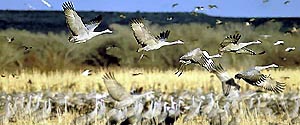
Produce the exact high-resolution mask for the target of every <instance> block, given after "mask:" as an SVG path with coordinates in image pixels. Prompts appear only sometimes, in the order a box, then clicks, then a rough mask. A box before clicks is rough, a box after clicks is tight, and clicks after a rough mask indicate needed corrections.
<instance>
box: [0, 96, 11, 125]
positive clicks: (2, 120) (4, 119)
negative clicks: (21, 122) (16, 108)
mask: <svg viewBox="0 0 300 125" xmlns="http://www.w3.org/2000/svg"><path fill="white" fill-rule="evenodd" d="M10 101H11V96H7V97H6V102H5V107H4V108H5V112H4V114H1V115H0V124H7V123H8V122H9V119H10V118H11V117H12V115H13V112H12V104H11V103H10Z"/></svg>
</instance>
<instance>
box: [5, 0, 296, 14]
mask: <svg viewBox="0 0 300 125" xmlns="http://www.w3.org/2000/svg"><path fill="white" fill-rule="evenodd" d="M46 1H48V2H49V3H50V4H51V5H52V8H49V7H47V6H46V5H45V4H43V3H42V0H0V9H1V10H29V9H30V8H31V9H33V10H62V8H61V5H62V3H63V2H65V0H46ZM71 1H72V2H73V3H74V5H75V9H76V10H85V11H91V10H94V11H129V12H135V11H141V12H191V11H192V10H193V9H194V7H195V6H204V7H205V10H202V11H198V12H203V13H206V14H208V15H214V16H230V17H300V0H290V2H289V4H284V2H285V1H287V0H269V2H266V3H263V0H71ZM174 3H178V6H176V7H174V8H172V4H174ZM209 4H212V5H217V6H218V8H217V9H208V5H209Z"/></svg>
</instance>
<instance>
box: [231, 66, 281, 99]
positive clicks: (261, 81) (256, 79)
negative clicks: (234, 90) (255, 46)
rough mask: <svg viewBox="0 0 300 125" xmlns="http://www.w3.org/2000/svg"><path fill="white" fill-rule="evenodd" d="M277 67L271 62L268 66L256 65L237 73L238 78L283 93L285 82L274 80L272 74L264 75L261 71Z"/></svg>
mask: <svg viewBox="0 0 300 125" xmlns="http://www.w3.org/2000/svg"><path fill="white" fill-rule="evenodd" d="M272 67H273V68H277V67H278V65H276V64H271V65H268V66H255V67H252V68H249V69H248V70H246V71H242V72H240V73H238V74H236V75H235V78H236V79H243V80H245V81H246V82H247V83H249V84H251V85H253V86H258V87H262V88H264V89H266V90H268V91H273V92H275V93H281V92H283V90H284V89H285V83H280V82H277V81H275V80H273V79H272V78H271V77H270V75H264V74H262V73H260V71H261V70H264V69H267V68H272Z"/></svg>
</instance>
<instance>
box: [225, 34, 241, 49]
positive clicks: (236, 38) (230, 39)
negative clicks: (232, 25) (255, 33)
mask: <svg viewBox="0 0 300 125" xmlns="http://www.w3.org/2000/svg"><path fill="white" fill-rule="evenodd" d="M240 38H241V35H240V34H234V35H229V36H226V37H225V39H224V40H223V41H222V42H221V43H220V46H221V47H222V48H223V47H225V46H227V45H228V44H231V43H233V44H237V42H238V41H239V40H240Z"/></svg>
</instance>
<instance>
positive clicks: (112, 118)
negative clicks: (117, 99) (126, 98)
mask: <svg viewBox="0 0 300 125" xmlns="http://www.w3.org/2000/svg"><path fill="white" fill-rule="evenodd" d="M126 113H127V108H125V109H124V110H121V109H115V108H113V109H111V110H109V111H108V113H107V115H106V117H107V119H108V120H107V122H108V123H109V125H110V124H117V125H120V123H122V122H123V121H125V120H126Z"/></svg>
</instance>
